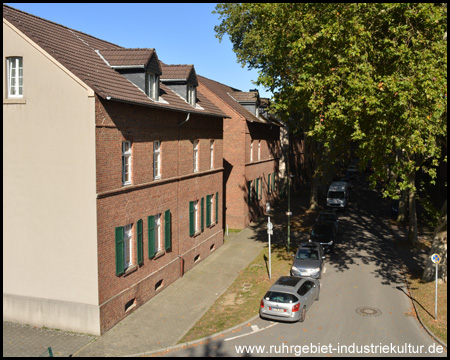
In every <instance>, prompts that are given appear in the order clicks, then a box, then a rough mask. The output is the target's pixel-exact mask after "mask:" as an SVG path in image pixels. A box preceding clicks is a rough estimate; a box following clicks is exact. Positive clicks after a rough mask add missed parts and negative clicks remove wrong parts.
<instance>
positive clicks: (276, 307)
mask: <svg viewBox="0 0 450 360" xmlns="http://www.w3.org/2000/svg"><path fill="white" fill-rule="evenodd" d="M319 292H320V283H319V281H318V280H315V279H306V278H299V277H294V276H282V277H280V278H279V279H278V280H277V281H276V282H275V284H273V285H272V286H271V287H270V289H269V291H268V292H267V293H266V295H264V297H263V298H262V300H261V303H260V307H259V316H260V317H261V318H263V319H269V320H282V321H290V322H295V321H304V320H305V317H306V312H307V311H308V309H309V308H310V307H311V305H312V304H313V303H314V301H315V300H319Z"/></svg>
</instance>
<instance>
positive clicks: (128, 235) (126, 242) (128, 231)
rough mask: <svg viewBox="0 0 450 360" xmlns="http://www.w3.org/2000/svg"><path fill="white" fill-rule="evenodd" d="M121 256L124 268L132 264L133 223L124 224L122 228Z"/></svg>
mask: <svg viewBox="0 0 450 360" xmlns="http://www.w3.org/2000/svg"><path fill="white" fill-rule="evenodd" d="M123 247H124V248H123V256H124V262H123V264H124V269H127V268H129V267H130V266H132V265H133V224H128V225H125V226H124V228H123Z"/></svg>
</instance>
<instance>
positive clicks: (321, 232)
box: [311, 226, 332, 236]
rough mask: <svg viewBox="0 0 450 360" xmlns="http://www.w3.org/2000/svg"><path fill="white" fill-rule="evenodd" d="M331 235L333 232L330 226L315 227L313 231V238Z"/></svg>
mask: <svg viewBox="0 0 450 360" xmlns="http://www.w3.org/2000/svg"><path fill="white" fill-rule="evenodd" d="M331 234H332V232H331V227H330V226H314V227H313V229H312V231H311V235H312V236H326V235H331Z"/></svg>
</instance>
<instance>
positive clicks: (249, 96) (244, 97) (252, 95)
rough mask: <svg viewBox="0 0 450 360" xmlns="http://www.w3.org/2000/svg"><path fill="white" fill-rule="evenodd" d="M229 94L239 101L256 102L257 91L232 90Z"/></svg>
mask: <svg viewBox="0 0 450 360" xmlns="http://www.w3.org/2000/svg"><path fill="white" fill-rule="evenodd" d="M231 95H232V96H233V97H234V98H235V99H236V100H237V101H241V102H256V101H257V100H258V93H257V92H256V91H250V92H243V91H234V92H233V93H232V94H231Z"/></svg>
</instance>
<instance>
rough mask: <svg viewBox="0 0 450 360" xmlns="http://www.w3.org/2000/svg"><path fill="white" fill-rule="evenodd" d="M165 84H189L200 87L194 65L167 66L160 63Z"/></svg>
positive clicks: (162, 79)
mask: <svg viewBox="0 0 450 360" xmlns="http://www.w3.org/2000/svg"><path fill="white" fill-rule="evenodd" d="M160 65H161V70H162V75H161V81H163V82H189V83H192V84H194V85H195V86H198V81H197V74H196V72H195V69H194V65H167V64H164V63H162V62H160Z"/></svg>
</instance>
